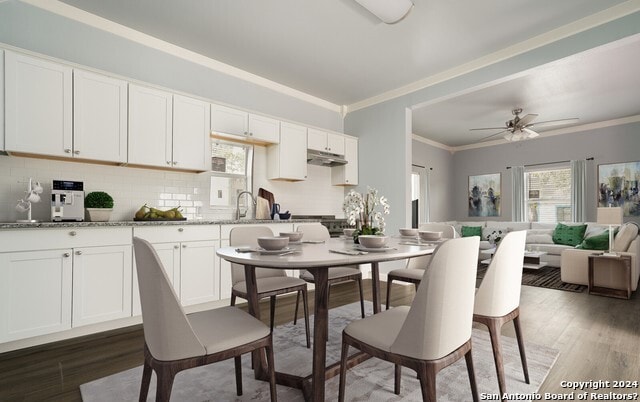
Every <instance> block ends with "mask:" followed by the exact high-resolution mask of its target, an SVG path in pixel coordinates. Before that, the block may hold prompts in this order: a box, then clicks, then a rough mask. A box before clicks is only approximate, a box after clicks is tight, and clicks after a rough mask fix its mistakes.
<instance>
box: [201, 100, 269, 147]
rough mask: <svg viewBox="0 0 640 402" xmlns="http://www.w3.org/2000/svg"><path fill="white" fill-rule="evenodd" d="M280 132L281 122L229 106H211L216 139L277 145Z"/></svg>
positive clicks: (212, 127)
mask: <svg viewBox="0 0 640 402" xmlns="http://www.w3.org/2000/svg"><path fill="white" fill-rule="evenodd" d="M279 130H280V121H279V120H276V119H272V118H270V117H266V116H261V115H257V114H253V113H249V112H245V111H243V110H238V109H234V108H230V107H227V106H222V105H216V104H212V105H211V131H212V133H213V136H214V137H220V138H231V139H239V140H241V141H246V142H252V143H258V144H277V143H278V142H279V141H280V135H279Z"/></svg>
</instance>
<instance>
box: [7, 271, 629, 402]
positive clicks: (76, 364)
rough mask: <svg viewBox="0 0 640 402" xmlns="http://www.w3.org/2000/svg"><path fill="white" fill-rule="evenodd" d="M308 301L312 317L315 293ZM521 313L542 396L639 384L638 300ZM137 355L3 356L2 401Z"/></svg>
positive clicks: (137, 351)
mask: <svg viewBox="0 0 640 402" xmlns="http://www.w3.org/2000/svg"><path fill="white" fill-rule="evenodd" d="M382 285H383V286H382V290H383V291H382V292H381V293H382V295H384V294H385V293H386V292H385V291H384V290H385V289H386V284H384V283H383V284H382ZM364 286H365V296H366V298H367V299H368V300H370V299H371V298H370V294H371V281H370V280H365V281H364ZM413 295H414V290H413V286H403V285H394V288H393V289H392V292H391V298H392V300H391V305H392V306H397V305H401V304H409V303H411V300H412V299H413ZM358 300H359V296H358V290H357V287H356V285H355V283H346V284H341V285H336V286H334V287H332V289H331V298H330V307H337V306H340V305H344V304H348V303H352V302H357V301H358ZM309 301H310V311H313V293H312V292H310V295H309ZM384 302H385V301H384V300H383V303H384ZM294 306H295V295H292V296H289V295H287V296H284V297H279V298H278V307H277V309H276V324H282V323H285V322H288V321H290V320H291V317H292V316H293V311H294ZM520 306H521V307H520V309H521V318H520V319H521V323H522V328H523V334H524V339H525V345H526V343H527V342H532V343H538V344H542V345H546V346H549V347H552V348H556V349H558V350H560V356H559V357H558V360H557V362H556V364H555V365H554V367H553V368H552V370H551V372H550V373H549V375H548V376H547V379H546V380H545V382H544V383H543V385H542V386H541V388H540V392H541V393H544V392H552V393H567V390H566V389H565V388H562V387H561V386H560V382H561V381H563V380H569V381H575V380H581V381H588V380H610V381H612V380H637V379H638V378H640V351H639V350H640V349H639V347H638V345H640V296H639V295H638V292H636V293H634V295H633V296H632V298H631V300H620V299H613V298H607V297H600V296H593V295H591V296H590V295H588V294H587V292H586V291H585V292H583V293H572V292H565V291H560V290H550V289H542V288H535V287H530V286H523V287H522V297H521V303H520ZM261 311H262V319H263V321H264V322H265V323H266V324H268V319H269V305H268V300H265V301H264V303H261ZM478 328H482V326H478ZM502 333H503V335H504V336H510V337H515V333H514V330H513V326H512V325H505V326H504V327H503V332H502ZM142 347H143V338H142V328H141V326H134V327H128V328H124V329H119V330H115V331H109V332H105V333H101V334H96V335H89V336H85V337H81V338H76V339H72V340H66V341H62V342H56V343H51V344H47V345H41V346H37V347H32V348H28V349H23V350H18V351H13V352H8V353H4V354H0V373H1V375H0V401H80V400H81V397H80V389H79V386H80V384H83V383H85V382H88V381H91V380H94V379H97V378H101V377H104V376H107V375H110V374H113V373H116V372H119V371H122V370H125V369H129V368H132V367H136V366H139V365H141V364H142V361H143V355H142ZM277 358H278V357H277V356H276V359H277ZM602 391H606V392H608V391H609V390H606V389H605V390H602ZM614 391H615V390H614ZM637 391H638V390H637V389H636V390H626V392H637Z"/></svg>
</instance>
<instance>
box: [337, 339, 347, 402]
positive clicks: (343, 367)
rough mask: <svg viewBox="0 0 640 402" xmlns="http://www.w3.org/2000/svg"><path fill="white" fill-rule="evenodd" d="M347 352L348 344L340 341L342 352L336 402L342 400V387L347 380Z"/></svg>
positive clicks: (342, 401)
mask: <svg viewBox="0 0 640 402" xmlns="http://www.w3.org/2000/svg"><path fill="white" fill-rule="evenodd" d="M348 354H349V344H348V343H346V342H344V341H343V342H342V353H341V354H340V387H339V388H338V402H344V389H345V384H346V381H347V357H348Z"/></svg>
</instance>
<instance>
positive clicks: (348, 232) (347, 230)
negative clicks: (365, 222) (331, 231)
mask: <svg viewBox="0 0 640 402" xmlns="http://www.w3.org/2000/svg"><path fill="white" fill-rule="evenodd" d="M355 231H356V230H355V229H354V228H345V229H342V233H344V235H345V236H346V237H352V236H353V233H354V232H355Z"/></svg>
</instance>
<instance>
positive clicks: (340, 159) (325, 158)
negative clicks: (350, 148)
mask: <svg viewBox="0 0 640 402" xmlns="http://www.w3.org/2000/svg"><path fill="white" fill-rule="evenodd" d="M307 163H308V164H310V165H318V166H328V167H333V166H342V165H346V164H347V163H348V162H347V161H346V160H345V159H344V156H342V155H336V154H331V153H329V152H322V151H314V150H311V149H310V150H307Z"/></svg>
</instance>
